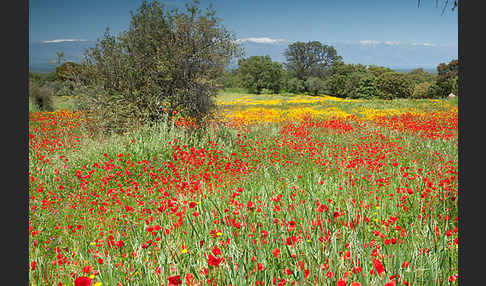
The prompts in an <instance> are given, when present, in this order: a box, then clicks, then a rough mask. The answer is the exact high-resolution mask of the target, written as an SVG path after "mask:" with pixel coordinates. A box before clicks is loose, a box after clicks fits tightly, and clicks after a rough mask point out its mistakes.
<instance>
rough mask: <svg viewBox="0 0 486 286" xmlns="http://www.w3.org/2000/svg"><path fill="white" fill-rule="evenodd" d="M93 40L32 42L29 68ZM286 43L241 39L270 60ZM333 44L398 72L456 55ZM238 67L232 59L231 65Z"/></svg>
mask: <svg viewBox="0 0 486 286" xmlns="http://www.w3.org/2000/svg"><path fill="white" fill-rule="evenodd" d="M95 44H96V43H95V42H94V41H76V42H57V43H56V42H54V43H52V42H51V43H31V44H29V70H30V71H32V72H49V71H53V70H55V63H54V62H53V61H55V60H56V52H63V53H64V60H65V61H73V62H80V61H81V59H82V57H83V54H84V51H85V50H86V49H88V48H90V47H94V46H95ZM288 44H289V43H286V42H279V43H272V44H269V43H255V42H250V41H246V42H243V46H244V48H245V57H249V56H264V55H269V56H270V57H271V58H272V60H274V61H277V62H281V63H283V62H285V57H284V55H283V53H284V51H285V49H286V48H287V47H288ZM325 44H328V45H332V46H333V47H334V48H335V49H336V50H337V52H338V55H340V56H342V57H343V60H344V62H345V63H352V64H357V63H360V64H363V65H371V64H373V65H377V66H385V67H389V68H392V69H394V70H397V71H408V70H411V69H414V68H420V67H421V68H423V69H424V70H426V71H429V72H435V70H436V67H437V65H438V64H440V63H442V62H444V63H448V62H450V61H451V60H452V59H456V58H457V57H458V53H457V47H454V46H434V45H425V44H424V45H412V44H386V43H375V42H371V43H325ZM236 67H237V60H236V59H235V60H233V62H232V63H231V65H230V68H231V69H232V68H236Z"/></svg>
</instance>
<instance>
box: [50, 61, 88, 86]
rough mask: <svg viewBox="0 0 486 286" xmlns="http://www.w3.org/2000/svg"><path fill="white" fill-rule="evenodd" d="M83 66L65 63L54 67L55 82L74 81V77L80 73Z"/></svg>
mask: <svg viewBox="0 0 486 286" xmlns="http://www.w3.org/2000/svg"><path fill="white" fill-rule="evenodd" d="M82 68H83V66H82V65H80V64H77V63H74V62H65V63H63V64H62V65H60V66H58V67H56V80H57V81H61V82H63V81H66V80H75V77H76V76H79V75H80V74H81V73H82Z"/></svg>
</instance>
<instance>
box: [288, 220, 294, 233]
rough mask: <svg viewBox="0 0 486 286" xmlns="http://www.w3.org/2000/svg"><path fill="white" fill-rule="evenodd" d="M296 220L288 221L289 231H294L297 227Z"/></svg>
mask: <svg viewBox="0 0 486 286" xmlns="http://www.w3.org/2000/svg"><path fill="white" fill-rule="evenodd" d="M295 225H296V224H295V221H293V220H291V221H289V222H288V223H287V231H292V230H294V229H295Z"/></svg>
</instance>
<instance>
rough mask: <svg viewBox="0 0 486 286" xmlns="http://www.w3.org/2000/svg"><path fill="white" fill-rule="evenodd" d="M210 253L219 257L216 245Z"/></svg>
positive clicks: (219, 252) (219, 251)
mask: <svg viewBox="0 0 486 286" xmlns="http://www.w3.org/2000/svg"><path fill="white" fill-rule="evenodd" d="M211 252H212V253H213V254H214V255H221V249H219V248H218V247H217V246H216V245H215V246H214V248H213V250H211Z"/></svg>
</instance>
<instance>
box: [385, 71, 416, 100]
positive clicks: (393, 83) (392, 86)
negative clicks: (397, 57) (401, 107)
mask: <svg viewBox="0 0 486 286" xmlns="http://www.w3.org/2000/svg"><path fill="white" fill-rule="evenodd" d="M376 87H377V89H378V90H379V92H380V96H381V97H382V98H384V99H395V98H410V97H411V96H412V93H413V84H412V81H411V80H410V79H408V78H407V76H406V74H403V73H399V72H385V73H383V74H382V75H380V76H379V77H378V78H377V79H376Z"/></svg>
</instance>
